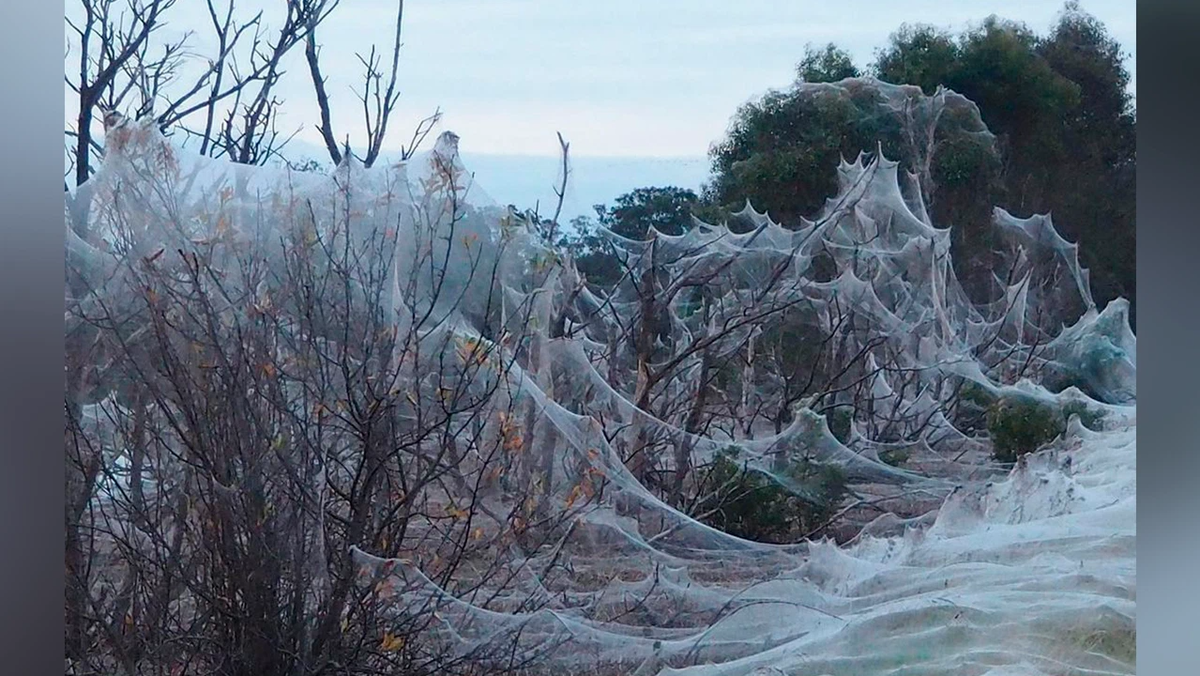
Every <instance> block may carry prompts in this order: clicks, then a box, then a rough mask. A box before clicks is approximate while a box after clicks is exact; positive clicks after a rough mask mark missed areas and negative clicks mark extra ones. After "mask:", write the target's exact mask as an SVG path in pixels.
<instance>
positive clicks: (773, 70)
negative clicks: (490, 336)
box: [194, 0, 1136, 157]
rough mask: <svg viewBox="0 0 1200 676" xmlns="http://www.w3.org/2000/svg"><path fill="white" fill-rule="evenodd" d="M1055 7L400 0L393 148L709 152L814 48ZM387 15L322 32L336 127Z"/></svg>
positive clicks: (1111, 19)
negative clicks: (409, 141) (421, 138)
mask: <svg viewBox="0 0 1200 676" xmlns="http://www.w3.org/2000/svg"><path fill="white" fill-rule="evenodd" d="M194 1H195V3H196V4H197V5H199V4H200V3H199V2H198V0H194ZM1061 6H1062V5H1061V3H1059V2H1054V1H1053V0H1037V1H1019V0H1018V1H1012V0H1008V1H1006V2H996V1H991V2H976V1H972V0H955V1H954V2H948V1H946V0H938V1H928V0H903V1H900V0H882V1H880V0H850V1H846V2H828V1H823V2H810V1H785V0H737V1H730V0H605V1H603V2H601V1H583V0H408V1H407V2H405V16H404V36H405V38H404V48H403V52H402V56H401V58H402V61H401V63H402V67H401V80H400V84H401V86H402V89H403V93H404V98H403V100H402V104H401V106H402V110H401V112H400V115H399V118H398V122H399V123H398V124H397V125H396V126H395V127H394V128H395V129H396V130H397V133H396V135H395V139H394V140H395V141H396V142H397V143H399V142H400V140H401V134H400V133H399V132H401V131H405V130H407V129H409V128H411V126H412V124H414V123H415V121H416V120H417V119H419V118H420V117H422V116H423V115H426V114H428V113H429V112H432V111H433V110H434V109H435V108H437V107H439V106H440V107H441V108H442V110H443V111H444V113H445V117H444V127H445V128H447V129H452V130H454V131H455V132H457V133H458V134H459V135H460V136H462V138H463V146H464V150H466V149H467V148H469V149H470V150H472V151H475V152H483V153H504V154H554V153H555V152H556V150H557V143H556V140H555V136H554V132H555V131H561V132H563V135H564V136H566V137H567V139H568V140H569V141H570V142H571V144H572V149H573V150H574V152H575V153H577V154H579V155H602V156H659V157H661V156H695V155H703V154H704V153H705V152H706V151H707V148H708V145H709V144H710V143H711V142H712V141H714V140H716V139H717V138H719V137H720V136H721V134H722V132H723V131H724V130H725V128H726V126H727V124H728V122H729V118H730V116H731V115H732V113H733V112H734V110H735V109H736V108H737V106H738V105H739V104H740V103H742V102H744V101H746V100H747V99H749V98H752V97H754V96H757V95H759V94H761V93H762V92H764V91H765V90H766V89H768V88H771V87H782V86H786V85H787V84H788V83H789V82H790V81H791V79H792V77H793V73H794V68H795V63H796V62H797V61H798V60H799V58H800V56H801V55H802V54H803V51H804V46H805V45H806V44H807V43H814V44H824V43H827V42H835V43H837V44H838V45H840V46H842V47H844V48H846V49H847V50H849V51H850V52H851V53H852V54H853V55H854V57H855V59H856V61H857V62H858V64H859V65H860V66H861V65H866V64H867V63H868V62H869V61H871V60H872V58H873V56H874V51H875V49H877V48H879V47H881V46H882V45H884V44H885V43H886V40H887V37H888V35H889V34H890V33H891V32H892V31H894V30H895V29H896V28H897V27H898V26H899V25H900V24H902V23H905V22H908V23H931V24H934V25H938V26H943V27H946V28H949V29H953V30H958V29H961V28H963V27H965V26H967V25H968V24H969V23H972V22H978V21H979V20H981V19H983V18H984V17H986V16H988V15H989V14H993V13H994V14H999V15H1000V16H1002V17H1005V18H1010V19H1015V20H1019V21H1024V22H1025V23H1026V24H1027V25H1029V27H1030V28H1032V29H1034V30H1035V31H1037V32H1039V33H1044V32H1045V31H1046V30H1047V29H1048V28H1049V27H1050V26H1051V25H1052V24H1053V22H1054V19H1055V17H1056V15H1057V14H1058V12H1059V11H1060V9H1061ZM1083 7H1084V9H1086V10H1087V11H1089V12H1091V13H1092V14H1094V15H1096V16H1097V17H1098V18H1100V19H1101V20H1102V21H1103V22H1104V23H1105V24H1106V25H1107V26H1108V28H1109V30H1110V32H1111V33H1112V35H1113V36H1115V37H1116V39H1117V40H1118V41H1119V42H1120V43H1121V44H1122V46H1123V47H1124V48H1125V50H1126V51H1127V52H1129V53H1130V54H1131V55H1132V54H1133V53H1135V48H1136V43H1135V40H1136V22H1135V17H1136V12H1135V2H1134V1H1133V0H1106V1H1100V0H1084V2H1083ZM394 19H395V2H394V0H342V6H341V7H339V8H338V9H337V10H336V11H335V12H334V14H333V15H332V16H331V18H330V20H329V22H328V23H327V24H325V25H324V26H322V28H321V32H320V33H319V35H320V40H321V42H322V43H323V44H324V52H323V56H322V58H323V61H324V62H325V63H326V71H327V74H328V75H329V79H330V89H331V93H333V94H335V95H340V96H341V97H342V98H341V100H340V101H337V102H336V103H337V104H340V105H336V106H335V107H336V110H335V115H336V116H337V117H336V118H335V119H337V120H344V124H345V125H349V124H350V123H353V122H357V119H358V115H359V112H358V108H357V101H356V99H355V98H354V95H353V93H352V91H351V87H352V86H358V77H359V76H358V73H359V70H360V68H359V65H358V63H357V59H356V58H355V56H354V53H355V52H356V51H364V49H369V45H370V44H371V43H372V42H375V43H377V44H379V45H380V46H381V47H384V48H386V47H387V45H388V40H389V35H390V31H391V25H392V24H393V23H394ZM297 65H298V66H299V64H297ZM1134 66H1135V63H1134V61H1133V60H1132V59H1130V62H1129V67H1130V70H1131V71H1132V70H1133V68H1134ZM293 73H294V74H302V73H303V69H302V67H296V68H293ZM295 84H297V85H299V86H298V87H297V90H296V92H295V94H289V97H288V100H289V102H293V101H294V102H295V103H294V104H291V103H290V105H289V107H288V110H289V122H292V123H305V122H311V121H312V119H313V116H314V115H315V106H314V105H313V104H312V103H311V99H312V95H311V93H309V92H308V91H307V90H306V89H305V88H304V87H305V85H306V84H307V83H306V82H305V81H304V79H303V78H296V82H295ZM296 104H298V105H296ZM307 126H311V125H307ZM306 135H307V136H308V137H309V138H315V137H314V136H312V132H311V131H310V132H307V134H306Z"/></svg>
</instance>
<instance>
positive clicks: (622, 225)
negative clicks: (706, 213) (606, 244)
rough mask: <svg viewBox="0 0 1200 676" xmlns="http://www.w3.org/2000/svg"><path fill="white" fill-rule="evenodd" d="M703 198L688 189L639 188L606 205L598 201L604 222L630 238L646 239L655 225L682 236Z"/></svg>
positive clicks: (672, 187)
mask: <svg viewBox="0 0 1200 676" xmlns="http://www.w3.org/2000/svg"><path fill="white" fill-rule="evenodd" d="M699 202H700V198H699V196H697V195H696V193H695V192H693V191H691V190H688V189H686V188H676V187H674V186H667V187H665V188H638V189H636V190H634V191H633V192H629V193H625V194H624V195H621V196H620V197H618V198H617V199H616V201H615V204H614V205H613V206H611V207H606V206H605V205H603V204H597V205H596V206H595V207H594V208H595V209H596V215H597V217H598V219H599V221H600V225H603V226H604V227H606V228H608V229H609V230H612V231H613V232H615V233H617V234H618V235H620V236H622V237H627V238H629V239H646V234H647V233H648V232H649V229H650V228H651V227H653V228H654V229H655V230H658V231H659V232H661V233H663V234H665V235H682V234H683V233H685V232H687V231H688V230H691V229H692V210H693V209H694V208H695V207H696V206H697V205H698V204H699Z"/></svg>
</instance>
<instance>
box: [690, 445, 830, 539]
mask: <svg viewBox="0 0 1200 676" xmlns="http://www.w3.org/2000/svg"><path fill="white" fill-rule="evenodd" d="M737 456H738V450H737V449H736V448H730V449H727V450H725V451H722V452H721V453H719V454H718V455H717V457H716V458H715V459H714V460H713V462H712V464H711V465H709V467H708V469H707V472H706V473H705V474H704V478H703V481H702V490H705V491H709V492H710V494H709V495H708V496H707V497H706V498H704V499H703V500H701V501H700V502H699V503H697V506H696V508H695V510H694V513H695V514H696V515H697V518H698V519H699V520H700V521H702V522H704V523H706V524H708V525H709V526H712V527H714V528H717V529H719V530H722V531H724V532H726V533H729V534H730V535H735V536H737V537H740V538H745V539H747V540H755V541H758V542H771V543H783V542H788V541H794V540H796V539H798V538H800V537H803V536H804V535H806V534H809V533H812V532H814V531H816V530H818V529H819V528H821V527H822V526H824V525H825V524H826V522H827V521H829V520H830V519H831V518H832V517H833V515H834V514H835V513H836V510H837V509H838V506H839V505H840V503H841V502H842V500H844V499H845V497H846V495H847V493H848V492H849V491H848V489H847V487H846V477H845V475H844V474H843V473H842V471H841V470H840V469H839V468H838V467H836V466H833V465H828V464H822V463H817V462H813V461H810V460H803V461H798V462H792V463H790V464H788V466H787V467H786V468H784V469H783V470H782V472H781V476H780V477H779V478H778V479H777V478H776V477H772V476H770V475H768V474H766V473H764V472H761V471H759V470H756V469H752V468H750V467H748V466H747V465H745V464H741V463H739V462H738V461H737ZM785 484H789V485H794V486H796V487H797V488H798V489H801V490H802V491H803V492H804V493H805V495H804V496H801V495H799V494H797V492H794V491H792V490H790V489H789V488H788V486H787V485H785Z"/></svg>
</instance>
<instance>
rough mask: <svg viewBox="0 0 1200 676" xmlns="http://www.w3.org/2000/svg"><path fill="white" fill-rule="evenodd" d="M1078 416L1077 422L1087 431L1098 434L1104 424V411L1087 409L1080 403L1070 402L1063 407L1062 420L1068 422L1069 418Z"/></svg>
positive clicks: (1087, 407)
mask: <svg viewBox="0 0 1200 676" xmlns="http://www.w3.org/2000/svg"><path fill="white" fill-rule="evenodd" d="M1073 415H1075V416H1079V422H1080V423H1081V424H1082V425H1083V426H1084V427H1086V428H1088V429H1089V430H1092V431H1093V432H1098V431H1100V429H1101V425H1102V424H1103V422H1104V416H1105V413H1104V411H1102V410H1100V409H1096V408H1091V407H1089V406H1088V405H1087V404H1086V403H1084V402H1082V401H1072V402H1068V403H1067V404H1065V405H1063V407H1062V416H1063V420H1069V419H1070V418H1071V416H1073Z"/></svg>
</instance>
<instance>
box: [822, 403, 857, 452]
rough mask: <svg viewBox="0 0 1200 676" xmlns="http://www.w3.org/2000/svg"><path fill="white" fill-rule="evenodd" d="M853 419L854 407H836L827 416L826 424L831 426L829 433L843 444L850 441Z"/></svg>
mask: <svg viewBox="0 0 1200 676" xmlns="http://www.w3.org/2000/svg"><path fill="white" fill-rule="evenodd" d="M853 421H854V411H853V409H851V408H848V407H845V406H843V407H840V408H835V409H833V410H832V411H830V412H829V414H828V415H826V416H825V424H826V425H827V426H828V427H829V433H830V434H832V435H833V436H834V438H835V439H837V440H838V441H839V442H841V443H843V444H845V443H846V442H847V441H850V431H851V430H850V427H851V423H852V422H853Z"/></svg>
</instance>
